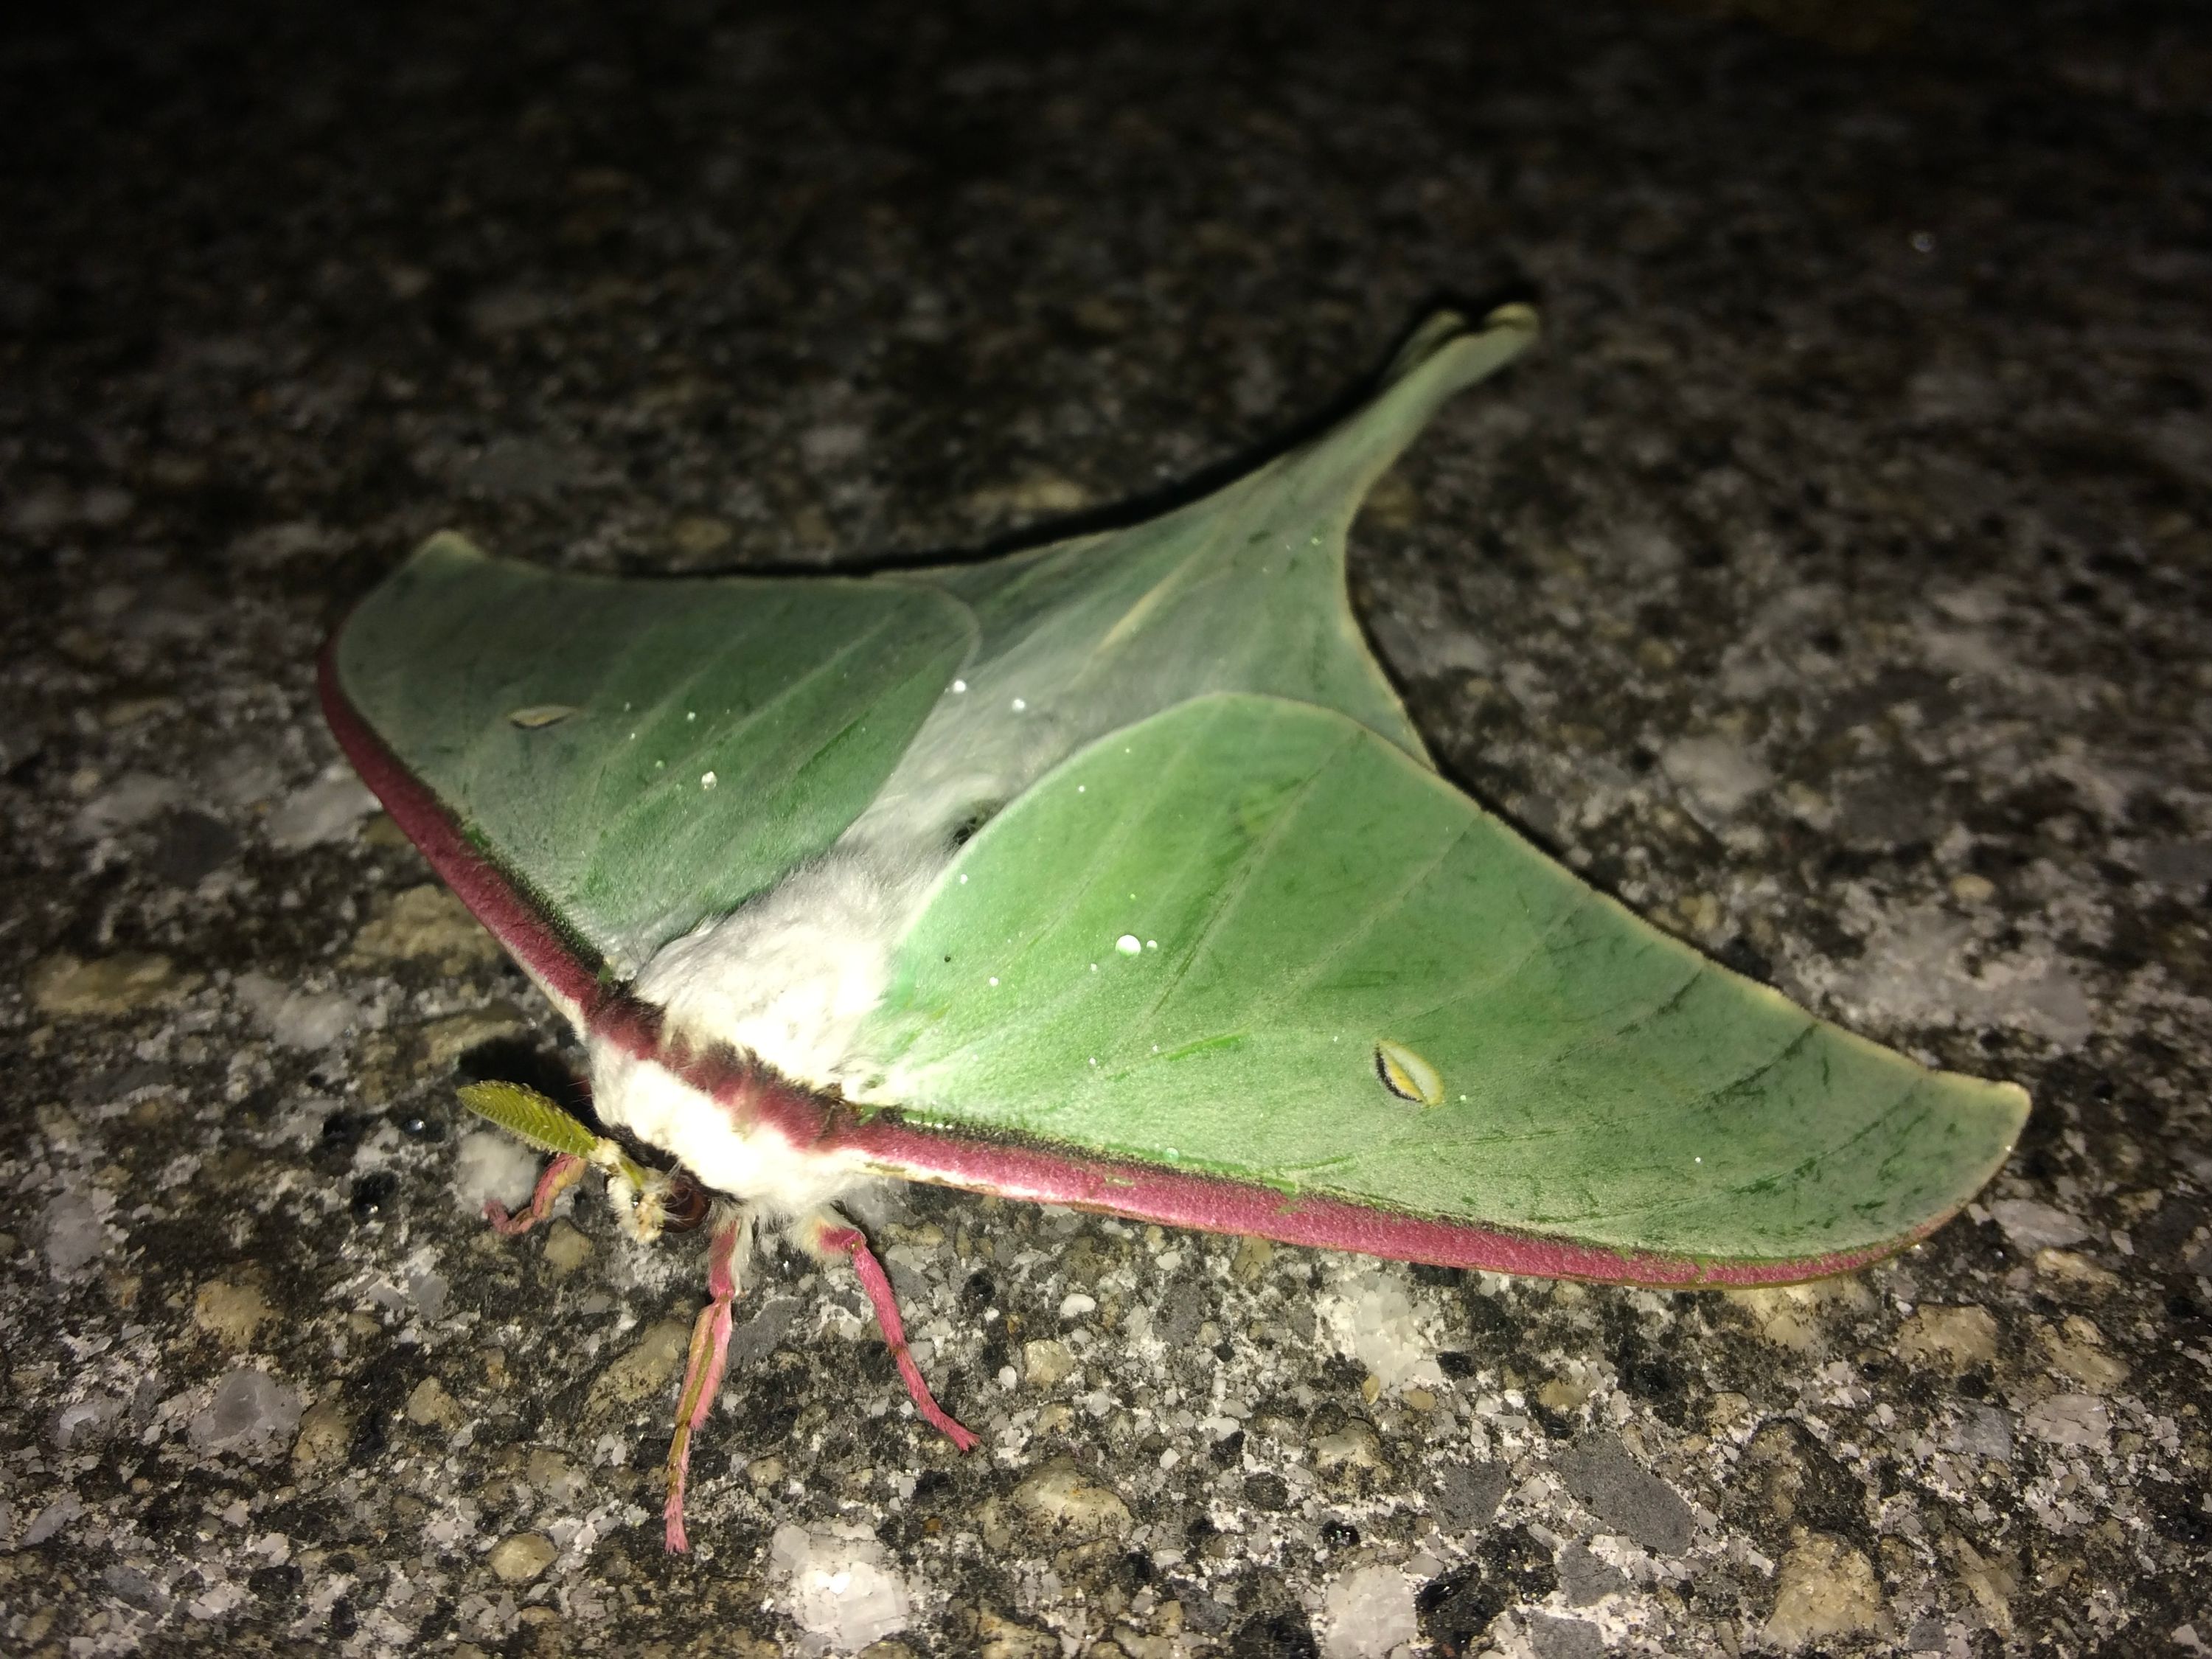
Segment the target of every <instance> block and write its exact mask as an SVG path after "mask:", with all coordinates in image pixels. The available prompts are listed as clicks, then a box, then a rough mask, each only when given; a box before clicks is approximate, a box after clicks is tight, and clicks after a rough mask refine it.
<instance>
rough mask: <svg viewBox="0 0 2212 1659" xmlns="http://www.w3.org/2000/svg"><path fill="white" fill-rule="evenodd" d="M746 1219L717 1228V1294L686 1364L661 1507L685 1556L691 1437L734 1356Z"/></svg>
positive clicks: (713, 1264)
mask: <svg viewBox="0 0 2212 1659" xmlns="http://www.w3.org/2000/svg"><path fill="white" fill-rule="evenodd" d="M744 1225H745V1224H744V1218H742V1217H740V1218H738V1219H737V1220H735V1221H731V1222H726V1223H725V1224H723V1225H721V1226H720V1227H718V1228H716V1229H715V1231H714V1242H713V1243H710V1244H708V1247H707V1293H708V1297H710V1298H711V1299H710V1300H709V1301H708V1304H707V1305H706V1306H705V1307H703V1308H702V1309H701V1310H699V1322H698V1323H697V1324H696V1325H694V1326H693V1327H692V1328H691V1358H690V1364H688V1365H686V1366H685V1367H684V1394H683V1396H682V1398H681V1399H679V1400H678V1401H677V1406H676V1437H675V1438H674V1439H673V1440H671V1441H670V1442H669V1443H668V1502H667V1503H666V1504H665V1505H664V1506H663V1508H662V1510H661V1511H660V1515H661V1519H662V1521H663V1522H665V1523H666V1526H667V1534H666V1540H667V1545H668V1547H669V1548H670V1549H671V1550H672V1551H674V1552H675V1553H678V1554H679V1555H680V1554H682V1553H684V1551H686V1550H688V1549H690V1547H691V1544H690V1540H689V1539H687V1538H686V1537H684V1480H685V1479H686V1477H687V1476H689V1474H690V1472H691V1436H692V1433H693V1431H696V1430H697V1429H699V1428H701V1427H702V1426H703V1425H705V1423H706V1421H707V1413H708V1412H709V1411H711V1410H713V1409H714V1393H715V1390H716V1389H720V1387H721V1386H722V1367H723V1365H724V1364H726V1362H727V1361H728V1359H729V1357H730V1303H731V1300H732V1298H733V1297H735V1296H736V1295H737V1293H738V1280H737V1273H736V1267H735V1259H736V1256H737V1251H738V1237H739V1235H740V1234H741V1233H742V1231H744Z"/></svg>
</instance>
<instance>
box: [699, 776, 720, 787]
mask: <svg viewBox="0 0 2212 1659" xmlns="http://www.w3.org/2000/svg"><path fill="white" fill-rule="evenodd" d="M715 781H716V780H715V777H714V774H713V773H712V772H702V773H701V774H700V775H699V787H701V788H702V789H712V788H713V787H714V784H715Z"/></svg>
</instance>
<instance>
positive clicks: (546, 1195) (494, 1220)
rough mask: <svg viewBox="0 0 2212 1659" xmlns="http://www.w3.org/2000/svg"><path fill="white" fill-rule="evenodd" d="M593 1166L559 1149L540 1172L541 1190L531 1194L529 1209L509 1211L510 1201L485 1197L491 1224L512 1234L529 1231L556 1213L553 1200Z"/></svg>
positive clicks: (572, 1153) (486, 1210) (509, 1234)
mask: <svg viewBox="0 0 2212 1659" xmlns="http://www.w3.org/2000/svg"><path fill="white" fill-rule="evenodd" d="M590 1167H591V1166H590V1165H589V1164H586V1163H585V1162H584V1160H583V1159H582V1158H578V1157H577V1156H576V1155H575V1154H574V1152H561V1153H558V1154H556V1156H555V1158H554V1159H553V1161H552V1162H551V1163H550V1164H547V1165H546V1166H545V1169H544V1172H543V1173H542V1174H540V1175H539V1176H538V1190H537V1191H536V1192H534V1193H532V1194H531V1195H530V1207H529V1208H528V1209H526V1210H525V1211H524V1212H522V1213H521V1214H520V1215H509V1214H508V1213H507V1206H506V1205H504V1204H502V1203H501V1202H500V1201H499V1200H497V1199H495V1198H491V1199H486V1200H484V1213H485V1214H486V1215H487V1216H489V1217H490V1218H491V1225H493V1226H495V1227H496V1228H498V1229H499V1231H501V1232H502V1233H504V1234H505V1235H506V1236H507V1237H509V1238H512V1237H514V1236H515V1235H516V1234H517V1233H526V1232H528V1231H530V1230H531V1229H532V1227H534V1226H536V1225H538V1223H539V1222H541V1221H543V1220H544V1219H545V1218H547V1217H548V1216H550V1215H551V1214H552V1213H553V1200H555V1199H556V1198H558V1197H560V1196H561V1194H563V1193H565V1192H567V1191H568V1188H571V1187H573V1186H574V1185H575V1184H576V1182H578V1181H580V1180H581V1179H582V1178H583V1174H584V1171H585V1170H586V1169H588V1168H590Z"/></svg>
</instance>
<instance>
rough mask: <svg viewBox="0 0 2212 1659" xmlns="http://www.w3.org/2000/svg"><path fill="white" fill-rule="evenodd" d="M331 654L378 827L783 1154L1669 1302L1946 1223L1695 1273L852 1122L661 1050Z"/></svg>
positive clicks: (1827, 1266)
mask: <svg viewBox="0 0 2212 1659" xmlns="http://www.w3.org/2000/svg"><path fill="white" fill-rule="evenodd" d="M335 652H336V642H335V641H333V642H332V644H331V645H330V646H327V647H325V648H324V652H323V657H322V661H321V664H320V669H319V687H320V690H321V694H322V702H323V714H324V718H325V720H328V721H329V723H330V727H331V732H332V733H333V735H335V736H336V737H337V740H338V744H339V746H340V747H341V748H343V750H345V752H346V756H347V758H348V759H349V760H351V761H352V763H353V764H354V768H355V769H356V771H358V772H359V773H360V774H361V776H362V781H363V782H364V783H366V784H368V787H369V788H370V789H371V790H373V791H374V793H375V794H376V796H377V798H378V799H380V800H381V801H382V802H383V803H384V805H385V809H386V811H389V812H390V813H391V814H392V821H393V822H394V823H398V825H399V827H400V828H401V829H403V830H404V831H405V832H406V833H407V836H408V837H409V839H410V840H411V841H413V842H414V843H415V844H416V847H418V848H421V849H422V855H423V856H424V857H425V858H427V859H428V860H429V861H430V864H431V866H432V867H433V868H434V869H435V870H436V871H437V872H438V873H439V874H440V875H441V876H442V877H443V878H445V879H446V881H447V884H448V885H450V886H451V887H452V888H453V890H454V892H456V893H457V894H459V896H460V898H461V902H463V903H465V904H466V905H467V906H468V907H469V908H470V909H471V911H472V912H474V913H475V915H476V916H477V920H479V921H482V922H483V924H484V926H485V927H488V928H489V929H490V930H491V932H492V933H493V934H494V935H495V937H496V938H497V939H499V941H500V943H501V944H502V945H505V946H506V947H507V950H508V951H510V952H512V953H513V957H514V958H515V960H516V961H517V962H519V963H521V965H522V967H523V968H524V969H525V970H526V971H527V972H528V973H529V974H530V975H531V976H532V978H533V979H535V980H536V981H538V984H539V985H541V986H542V987H544V988H545V990H546V992H547V994H548V995H549V996H550V997H551V998H552V999H553V1000H554V1002H555V1003H556V1006H560V1007H561V1009H562V1012H563V1013H566V1014H568V1015H569V1017H570V1018H572V1019H575V1018H578V1017H579V1016H580V1017H581V1018H583V1019H584V1021H585V1022H586V1024H588V1026H589V1029H590V1030H591V1031H592V1034H593V1035H594V1036H601V1037H604V1038H605V1039H607V1040H609V1041H611V1042H615V1043H617V1045H618V1046H619V1047H621V1048H623V1049H624V1050H625V1051H626V1052H628V1053H629V1054H635V1055H637V1056H639V1057H641V1058H647V1059H651V1060H654V1061H655V1062H656V1063H658V1064H659V1065H662V1066H666V1067H667V1068H668V1069H669V1070H670V1071H671V1072H672V1073H675V1074H676V1075H677V1076H678V1077H679V1078H681V1079H683V1080H684V1082H685V1083H686V1084H688V1085H690V1086H691V1087H692V1088H694V1089H696V1090H697V1091H699V1092H701V1093H702V1094H705V1095H708V1096H709V1097H712V1098H713V1099H714V1100H716V1101H718V1102H720V1103H721V1104H722V1105H723V1107H724V1108H725V1109H726V1110H728V1111H730V1112H731V1113H732V1115H735V1116H737V1117H738V1118H739V1120H740V1121H744V1122H745V1123H746V1124H748V1125H749V1126H753V1125H761V1124H765V1125H767V1126H769V1127H772V1128H774V1129H775V1131H776V1132H777V1133H780V1134H781V1135H782V1136H783V1137H784V1139H786V1140H787V1141H788V1142H789V1143H790V1144H791V1145H792V1146H794V1147H798V1148H802V1149H809V1148H811V1149H817V1150H819V1151H822V1152H832V1151H843V1150H849V1151H852V1152H859V1153H860V1154H861V1155H863V1156H864V1157H866V1158H869V1159H870V1160H872V1162H874V1163H876V1164H878V1165H880V1166H881V1167H882V1170H883V1172H884V1173H885V1174H888V1175H897V1176H906V1177H908V1178H910V1179H913V1180H918V1181H928V1182H937V1183H939V1184H942V1185H945V1186H952V1187H965V1188H971V1189H973V1190H975V1191H979V1192H987V1193H993V1194H998V1195H1000V1196H1001V1197H1008V1198H1027V1199H1032V1200H1037V1201H1039V1202H1046V1203H1055V1204H1071V1205H1076V1206H1082V1207H1085V1208H1089V1209H1098V1210H1105V1211H1109V1212H1112V1213H1114V1214H1116V1215H1124V1216H1130V1217H1133V1218H1136V1219H1138V1220H1140V1221H1157V1222H1160V1223H1162V1224H1164V1225H1169V1226H1176V1227H1190V1228H1194V1229H1197V1230H1199V1231H1206V1232H1223V1233H1251V1234H1256V1235H1258V1236H1259V1237H1263V1238H1272V1239H1274V1240H1277V1241H1278V1242H1279V1243H1285V1244H1309V1245H1315V1246H1318V1247H1321V1248H1322V1249H1337V1250H1356V1251H1358V1252H1360V1253H1362V1254H1364V1255H1376V1256H1386V1257H1389V1258H1391V1259H1394V1260H1396V1261H1421V1262H1427V1263H1430V1264H1431V1265H1433V1266H1436V1267H1480V1268H1486V1269H1488V1270H1490V1271H1492V1272H1496V1273H1523V1274H1528V1275H1532V1276H1535V1277H1540V1278H1547V1279H1589V1280H1593V1281H1597V1282H1602V1283H1613V1284H1629V1285H1662V1286H1671V1287H1675V1288H1682V1289H1694V1288H1699V1287H1707V1286H1728V1287H1742V1286H1749V1285H1789V1284H1795V1283H1796V1282H1798V1281H1800V1280H1802V1279H1819V1278H1822V1277H1824V1276H1826V1275H1827V1274H1830V1273H1849V1272H1850V1271H1851V1270H1852V1269H1854V1268H1857V1267H1865V1266H1866V1265H1867V1264H1868V1263H1869V1262H1874V1261H1881V1260H1882V1259H1883V1258H1884V1257H1885V1256H1889V1255H1895V1254H1896V1253H1897V1252H1898V1251H1899V1250H1900V1249H1905V1248H1906V1247H1908V1246H1910V1245H1911V1244H1915V1243H1918V1242H1919V1241H1920V1240H1921V1239H1923V1238H1924V1237H1927V1236H1928V1235H1929V1233H1932V1232H1934V1231H1936V1228H1938V1227H1940V1226H1942V1225H1943V1223H1944V1222H1946V1221H1948V1220H1949V1219H1950V1217H1951V1214H1953V1213H1955V1212H1946V1213H1945V1214H1943V1215H1941V1216H1938V1217H1936V1218H1935V1219H1933V1220H1931V1221H1929V1222H1928V1223H1927V1224H1926V1225H1923V1226H1921V1227H1919V1228H1917V1229H1915V1230H1914V1231H1912V1232H1911V1233H1909V1234H1907V1235H1905V1237H1901V1238H1897V1239H1893V1240H1885V1241H1884V1242H1882V1243H1878V1244H1872V1245H1867V1246H1863V1247H1862V1248H1860V1249H1854V1250H1842V1251H1836V1252H1833V1253H1832V1254H1828V1255H1816V1256H1802V1257H1797V1258H1794V1259H1790V1260H1785V1261H1711V1260H1703V1259H1700V1258H1698V1257H1695V1256H1686V1255H1664V1254H1659V1253H1651V1252H1641V1251H1639V1252H1625V1251H1620V1250H1615V1249H1607V1248H1606V1247H1604V1246H1602V1245H1595V1244H1583V1243H1577V1242H1575V1241H1573V1240H1569V1239H1559V1238H1547V1237H1539V1236H1537V1235H1534V1234H1529V1233H1519V1232H1512V1231H1505V1230H1504V1229H1499V1228H1490V1227H1479V1226H1474V1225H1467V1224H1463V1223H1459V1222H1449V1221H1435V1220H1430V1219H1427V1218H1422V1217H1418V1216H1408V1215H1401V1214H1398V1213H1396V1212H1392V1211H1388V1210H1378V1209H1369V1208H1366V1207H1365V1206H1361V1205H1358V1204H1352V1203H1349V1202H1346V1201H1345V1200H1340V1199H1329V1198H1316V1197H1310V1196H1309V1197H1299V1196H1291V1195H1287V1194H1283V1193H1279V1192H1278V1191H1276V1190H1275V1189H1274V1188H1270V1187H1262V1186H1258V1185H1255V1184H1253V1183H1250V1182H1238V1181H1231V1180H1227V1179H1225V1178H1222V1177H1219V1176H1203V1175H1191V1174H1186V1173H1182V1172H1180V1171H1176V1170H1160V1169H1155V1168H1153V1167H1152V1166H1151V1165H1149V1164H1132V1163H1127V1162H1111V1161H1109V1160H1106V1159H1103V1158H1089V1157H1085V1156H1083V1155H1081V1154H1079V1153H1074V1152H1059V1151H1056V1150H1053V1149H1049V1148H1046V1147H1042V1146H1030V1145H1026V1144H1024V1143H1020V1142H1017V1141H1012V1140H1002V1139H986V1138H984V1137H981V1136H975V1135H956V1134H951V1133H945V1132H943V1131H939V1130H933V1129H920V1128H915V1127H912V1126H910V1125H908V1124H906V1123H903V1122H900V1121H895V1120H894V1119H893V1118H892V1117H891V1116H890V1115H888V1114H883V1115H877V1116H875V1117H873V1118H872V1119H869V1120H867V1121H855V1120H854V1118H853V1117H852V1116H851V1115H850V1112H849V1109H841V1108H839V1107H837V1106H836V1105H834V1104H833V1103H829V1102H825V1101H823V1100H822V1099H820V1098H818V1097H816V1096H814V1095H811V1094H810V1093H808V1092H807V1091H804V1090H802V1089H799V1088H797V1087H795V1086H793V1085H791V1084H788V1083H786V1082H784V1081H783V1080H782V1079H779V1078H775V1077H772V1076H769V1075H767V1074H765V1073H763V1072H762V1071H761V1070H759V1069H758V1068H757V1067H755V1066H750V1065H748V1064H746V1063H745V1062H744V1060H743V1059H742V1058H741V1057H739V1056H737V1055H733V1054H722V1053H715V1052H709V1053H703V1054H702V1053H692V1052H688V1051H682V1050H675V1049H665V1048H663V1045H662V1042H661V1033H660V1020H659V1011H658V1010H657V1009H654V1008H652V1007H650V1006H646V1005H644V1004H641V1003H639V1002H637V1001H635V1000H633V999H631V998H629V997H627V996H625V995H623V994H621V993H620V992H619V991H616V992H609V991H607V990H606V989H605V987H601V986H600V984H599V976H598V973H597V971H596V969H595V967H594V966H592V965H588V964H586V963H584V962H583V961H582V960H581V959H580V957H577V955H576V954H575V952H574V949H573V948H572V947H571V946H570V945H569V944H568V941H567V940H566V939H563V938H562V935H561V933H559V932H558V931H557V930H556V928H554V927H552V926H551V925H550V922H549V921H547V920H546V918H545V916H544V915H543V913H542V912H541V911H539V909H538V908H537V907H536V905H534V904H533V903H532V902H531V901H530V900H529V899H528V898H527V897H526V896H524V895H523V893H522V892H521V891H520V890H519V889H518V888H517V887H516V885H515V884H513V882H512V881H510V880H509V879H508V878H507V876H506V875H504V874H503V873H502V872H501V871H500V870H499V869H498V868H497V867H496V866H494V865H493V864H492V863H491V862H490V861H489V860H488V859H486V858H485V857H484V855H483V854H482V853H481V852H479V851H478V850H477V848H476V847H475V846H474V845H473V844H472V843H471V842H470V841H469V839H468V837H467V836H465V834H464V833H463V832H462V831H461V829H459V826H458V825H456V824H455V823H454V822H453V818H452V817H450V816H449V815H448V814H447V811H446V809H445V808H444V807H443V806H442V805H440V804H439V801H438V799H437V798H436V796H435V795H434V794H433V793H431V792H430V790H429V789H428V787H426V786H425V785H424V784H423V783H422V780H420V779H419V778H417V777H416V776H415V775H414V774H413V773H411V772H410V771H409V770H408V769H406V767H405V766H404V765H403V764H402V763H400V761H399V760H398V757H396V756H394V755H393V754H392V751H391V750H389V749H388V748H386V746H385V744H384V741H383V739H382V738H380V737H378V736H377V735H376V733H375V732H374V730H373V729H371V727H370V726H368V722H367V721H365V720H362V718H361V716H360V714H357V713H356V711H355V710H354V708H352V706H351V705H350V704H349V702H347V701H346V697H345V692H344V690H343V688H342V687H341V686H340V685H339V684H338V677H337V662H336V656H335Z"/></svg>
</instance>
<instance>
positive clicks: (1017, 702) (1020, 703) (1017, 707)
mask: <svg viewBox="0 0 2212 1659" xmlns="http://www.w3.org/2000/svg"><path fill="white" fill-rule="evenodd" d="M1028 707H1029V703H1028V702H1026V701H1025V700H1024V699H1023V698H1020V697H1016V698H1015V699H1014V713H1016V714H1020V713H1021V712H1022V710H1023V709H1024V708H1028Z"/></svg>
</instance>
